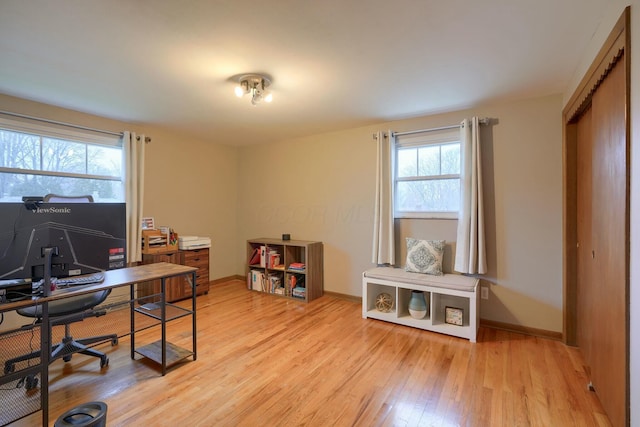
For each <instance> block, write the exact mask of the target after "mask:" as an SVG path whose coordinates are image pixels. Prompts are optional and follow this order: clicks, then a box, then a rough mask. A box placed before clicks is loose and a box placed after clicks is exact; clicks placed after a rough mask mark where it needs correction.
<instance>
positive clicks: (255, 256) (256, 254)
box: [249, 248, 260, 265]
mask: <svg viewBox="0 0 640 427" xmlns="http://www.w3.org/2000/svg"><path fill="white" fill-rule="evenodd" d="M258 264H260V248H253V252H252V253H251V256H250V257H249V265H258Z"/></svg>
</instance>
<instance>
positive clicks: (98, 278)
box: [53, 271, 104, 288]
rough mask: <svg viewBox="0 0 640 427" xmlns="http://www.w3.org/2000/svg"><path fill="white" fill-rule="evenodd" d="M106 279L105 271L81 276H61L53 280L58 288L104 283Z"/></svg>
mask: <svg viewBox="0 0 640 427" xmlns="http://www.w3.org/2000/svg"><path fill="white" fill-rule="evenodd" d="M103 281H104V273H103V272H101V271H100V272H97V273H91V274H83V275H81V276H69V277H61V278H59V279H55V280H53V282H54V283H55V285H56V288H68V287H71V286H81V285H91V284H93V283H102V282H103Z"/></svg>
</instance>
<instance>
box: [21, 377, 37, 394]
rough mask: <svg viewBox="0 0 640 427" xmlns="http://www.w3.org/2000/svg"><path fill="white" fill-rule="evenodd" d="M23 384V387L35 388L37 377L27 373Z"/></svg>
mask: <svg viewBox="0 0 640 427" xmlns="http://www.w3.org/2000/svg"><path fill="white" fill-rule="evenodd" d="M24 385H25V387H24V388H25V389H26V390H27V391H28V390H33V389H34V388H36V387H37V386H38V378H36V377H34V376H33V375H27V378H26V379H25V382H24Z"/></svg>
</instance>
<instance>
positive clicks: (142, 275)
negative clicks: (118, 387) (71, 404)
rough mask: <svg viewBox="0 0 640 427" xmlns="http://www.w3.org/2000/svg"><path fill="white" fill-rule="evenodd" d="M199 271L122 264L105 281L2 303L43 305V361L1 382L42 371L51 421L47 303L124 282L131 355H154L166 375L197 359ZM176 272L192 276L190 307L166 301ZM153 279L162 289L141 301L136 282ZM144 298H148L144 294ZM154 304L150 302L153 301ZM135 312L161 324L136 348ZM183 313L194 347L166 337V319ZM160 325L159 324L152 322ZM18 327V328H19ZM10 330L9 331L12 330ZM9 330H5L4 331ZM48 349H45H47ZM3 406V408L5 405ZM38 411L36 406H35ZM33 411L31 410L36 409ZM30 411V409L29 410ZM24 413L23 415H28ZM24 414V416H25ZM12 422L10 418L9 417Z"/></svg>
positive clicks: (1, 308)
mask: <svg viewBox="0 0 640 427" xmlns="http://www.w3.org/2000/svg"><path fill="white" fill-rule="evenodd" d="M196 271H197V268H195V267H187V266H184V265H177V264H169V263H157V264H148V265H141V266H136V267H128V268H122V269H119V270H111V271H106V272H105V275H104V281H103V282H101V283H96V284H91V285H84V286H78V287H74V288H69V289H66V290H63V291H57V292H55V293H54V294H53V295H49V296H46V297H37V298H32V299H30V300H29V299H28V300H24V301H15V302H10V303H5V304H0V312H7V311H14V310H17V309H19V308H22V307H28V306H33V305H36V304H37V305H41V306H42V313H43V317H42V324H41V326H40V327H39V329H40V348H41V350H42V353H41V358H40V363H39V364H38V365H34V366H30V367H28V368H26V369H21V370H19V371H16V372H11V373H6V374H5V375H4V376H0V385H2V384H7V383H10V382H13V381H16V380H19V379H21V378H24V377H26V376H28V375H38V374H40V378H41V381H40V382H41V384H40V406H41V408H40V409H41V410H42V425H48V422H49V411H48V406H49V400H48V398H49V396H48V395H49V392H48V379H49V378H48V370H49V358H50V355H51V336H50V334H51V322H50V319H49V314H48V303H49V302H51V301H55V300H59V299H63V298H69V297H72V296H77V295H83V294H89V293H92V292H97V291H101V290H106V289H113V288H118V287H122V286H129V287H130V300H129V305H130V314H131V329H130V336H131V358H132V359H135V355H136V354H139V355H142V356H144V357H147V358H149V359H152V360H154V361H156V362H157V363H159V364H160V365H161V368H162V375H165V374H166V372H167V368H168V367H170V366H171V365H172V364H174V363H176V362H178V361H180V360H183V359H185V358H187V357H193V360H194V361H195V360H196V357H197V353H196V330H197V329H196V292H195V287H196ZM176 276H191V280H190V282H191V286H192V287H193V297H192V304H191V309H185V308H182V307H178V306H174V305H172V304H168V303H167V302H166V294H167V289H166V283H167V280H168V279H170V278H172V277H176ZM151 280H160V281H161V284H162V285H161V289H160V292H159V293H158V294H156V295H154V296H153V297H154V298H155V300H154V302H152V303H146V304H140V301H139V299H138V298H136V295H135V289H134V286H133V285H135V284H137V283H143V282H147V281H151ZM144 299H145V301H146V300H148V299H149V297H148V296H145V298H144ZM150 304H151V305H150ZM136 313H139V314H141V315H144V316H149V317H151V318H153V319H156V320H157V321H158V322H159V325H160V328H161V337H160V339H159V340H158V341H156V342H153V343H151V344H148V345H145V346H142V347H140V348H136V344H135V338H136V322H135V317H136ZM184 316H191V318H192V349H191V350H187V349H183V348H180V347H178V346H175V345H173V344H171V343H169V342H167V337H166V323H167V322H169V321H171V320H174V319H177V318H180V317H184ZM153 326H157V324H155V325H153ZM17 331H19V330H17ZM11 332H12V331H9V332H8V333H11ZM3 334H6V333H3ZM45 349H46V350H45ZM3 409H4V408H3ZM35 411H37V409H35ZM35 411H31V412H29V413H32V412H35ZM27 414H28V413H27ZM27 414H24V415H27ZM24 415H23V416H24ZM9 422H11V421H9Z"/></svg>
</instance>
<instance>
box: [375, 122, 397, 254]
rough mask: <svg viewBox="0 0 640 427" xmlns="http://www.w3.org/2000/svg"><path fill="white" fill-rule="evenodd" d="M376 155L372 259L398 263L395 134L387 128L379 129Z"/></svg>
mask: <svg viewBox="0 0 640 427" xmlns="http://www.w3.org/2000/svg"><path fill="white" fill-rule="evenodd" d="M376 139H377V145H376V146H377V156H376V201H375V210H374V220H373V221H374V222H373V253H372V257H371V262H373V263H374V264H377V265H382V264H390V265H395V261H396V254H395V245H394V241H395V238H394V232H393V165H394V157H395V154H394V153H395V147H394V146H395V137H394V136H393V133H392V132H391V131H388V133H387V136H386V137H385V134H384V132H378V133H377V135H376Z"/></svg>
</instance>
